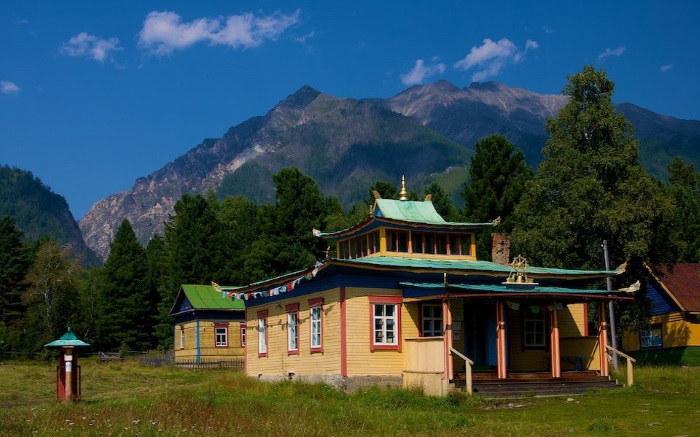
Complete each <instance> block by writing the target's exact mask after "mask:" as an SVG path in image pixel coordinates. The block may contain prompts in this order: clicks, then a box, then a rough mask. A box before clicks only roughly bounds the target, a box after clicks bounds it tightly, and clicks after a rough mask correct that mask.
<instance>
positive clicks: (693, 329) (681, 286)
mask: <svg viewBox="0 0 700 437" xmlns="http://www.w3.org/2000/svg"><path fill="white" fill-rule="evenodd" d="M649 273H650V279H649V281H647V284H646V295H647V298H648V299H649V300H650V302H651V306H652V308H651V319H650V320H649V325H648V326H647V327H646V328H645V329H642V330H640V331H634V332H625V333H624V335H623V338H622V346H623V348H624V349H625V350H626V351H631V352H635V351H640V352H643V351H646V352H648V353H647V354H645V355H650V356H651V358H650V359H651V360H652V361H655V362H669V363H672V362H674V360H675V358H674V357H681V356H682V355H683V353H684V352H685V351H684V350H683V349H687V348H698V347H700V263H683V264H676V265H675V266H674V267H673V269H668V268H666V267H664V268H662V269H661V270H660V271H659V272H651V271H650V272H649ZM638 356H641V355H638ZM679 363H682V359H681V361H679Z"/></svg>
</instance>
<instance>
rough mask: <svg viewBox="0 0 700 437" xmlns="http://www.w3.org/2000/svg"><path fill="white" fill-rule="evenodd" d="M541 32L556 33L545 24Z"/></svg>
mask: <svg viewBox="0 0 700 437" xmlns="http://www.w3.org/2000/svg"><path fill="white" fill-rule="evenodd" d="M542 32H544V33H556V30H554V29H553V28H552V27H551V26H547V25H546V24H545V25H544V26H542Z"/></svg>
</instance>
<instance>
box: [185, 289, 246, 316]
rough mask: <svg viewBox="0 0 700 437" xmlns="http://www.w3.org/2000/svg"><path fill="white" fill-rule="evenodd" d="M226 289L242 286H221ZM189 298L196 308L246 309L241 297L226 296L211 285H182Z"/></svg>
mask: <svg viewBox="0 0 700 437" xmlns="http://www.w3.org/2000/svg"><path fill="white" fill-rule="evenodd" d="M221 288H222V289H223V290H224V291H233V290H236V289H238V288H240V287H226V286H222V287H221ZM182 291H183V292H184V293H185V296H186V297H187V300H188V301H190V304H192V307H194V308H195V309H198V310H200V309H207V310H244V309H245V304H244V302H243V301H242V300H241V299H234V298H228V297H224V296H223V295H222V293H221V292H220V291H216V290H215V289H214V287H213V286H211V285H191V284H186V285H183V286H182Z"/></svg>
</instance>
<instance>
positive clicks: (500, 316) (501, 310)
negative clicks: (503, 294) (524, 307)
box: [496, 301, 508, 379]
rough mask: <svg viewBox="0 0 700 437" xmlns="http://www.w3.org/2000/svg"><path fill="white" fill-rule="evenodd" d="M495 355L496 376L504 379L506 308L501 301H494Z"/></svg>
mask: <svg viewBox="0 0 700 437" xmlns="http://www.w3.org/2000/svg"><path fill="white" fill-rule="evenodd" d="M496 355H497V359H498V367H497V374H498V378H499V379H505V378H507V377H508V370H507V369H506V310H505V304H504V303H503V302H502V301H498V302H496Z"/></svg>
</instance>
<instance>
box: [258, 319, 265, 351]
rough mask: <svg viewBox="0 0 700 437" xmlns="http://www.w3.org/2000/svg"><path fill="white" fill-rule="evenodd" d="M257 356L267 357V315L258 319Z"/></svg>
mask: <svg viewBox="0 0 700 437" xmlns="http://www.w3.org/2000/svg"><path fill="white" fill-rule="evenodd" d="M258 356H267V315H265V316H264V317H258Z"/></svg>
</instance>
